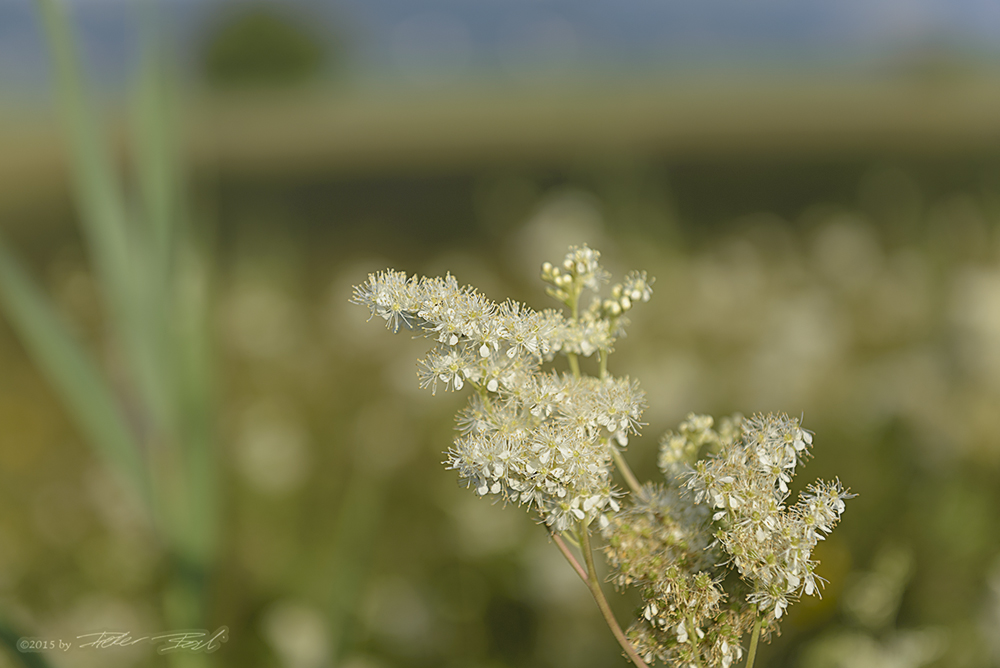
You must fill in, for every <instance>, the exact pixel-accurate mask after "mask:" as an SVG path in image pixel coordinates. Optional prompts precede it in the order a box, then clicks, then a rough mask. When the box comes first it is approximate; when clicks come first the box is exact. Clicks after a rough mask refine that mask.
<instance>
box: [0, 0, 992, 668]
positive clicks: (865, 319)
mask: <svg viewBox="0 0 1000 668" xmlns="http://www.w3.org/2000/svg"><path fill="white" fill-rule="evenodd" d="M615 4H616V6H615V7H614V8H613V9H612V8H607V7H603V6H602V5H600V3H596V2H591V1H590V0H587V1H583V0H580V2H578V3H569V2H562V1H559V2H556V1H553V2H550V3H546V4H545V6H544V7H541V8H540V7H539V6H538V5H539V3H530V2H527V1H523V2H522V1H521V0H509V1H508V2H493V1H489V2H483V3H458V2H450V1H448V0H433V1H431V0H428V2H427V3H426V6H424V7H421V8H419V10H418V9H415V8H413V7H410V6H409V5H408V3H403V2H397V1H395V0H379V1H378V2H376V1H374V0H371V1H370V2H368V3H364V4H362V3H352V2H346V1H344V2H340V3H336V4H320V3H312V4H310V3H306V2H303V3H297V4H291V3H284V4H263V3H254V4H247V3H195V2H177V3H163V4H162V6H159V7H157V6H154V5H138V4H130V3H124V2H122V3H118V2H100V3H98V2H86V1H84V0H80V1H78V2H73V3H69V4H68V5H63V4H61V3H59V2H56V1H55V0H51V1H50V2H47V3H46V4H41V5H32V4H30V3H28V2H27V1H26V0H0V231H2V234H3V239H2V244H0V306H2V307H3V315H2V317H0V364H2V370H3V372H2V373H0V480H2V482H0V631H2V633H0V635H3V636H4V637H5V638H7V641H8V643H9V642H11V641H12V640H16V638H18V637H19V636H30V637H36V638H41V639H46V638H64V639H67V638H72V637H75V636H77V635H80V634H83V633H89V632H92V631H97V630H109V629H117V630H123V631H124V630H127V631H129V632H131V633H132V634H133V635H134V636H139V635H145V634H148V633H151V632H156V631H163V630H167V629H177V628H192V627H193V628H206V629H212V630H214V629H217V628H218V627H220V626H226V627H228V629H229V640H228V642H226V643H225V644H224V645H223V646H222V648H221V649H220V650H219V651H218V652H216V653H214V654H211V655H207V656H194V655H178V656H173V657H165V656H159V655H157V654H156V653H155V651H154V650H153V649H151V648H150V647H148V646H143V645H139V646H135V647H131V648H119V649H115V650H101V651H87V650H84V649H74V650H73V651H70V652H65V653H59V652H46V653H41V654H23V653H19V652H17V651H16V650H14V649H12V646H10V645H9V644H8V645H5V646H3V647H2V649H0V666H3V667H6V666H22V665H24V666H41V665H48V666H53V667H56V668H63V667H65V668H74V667H77V666H80V667H87V666H95V667H97V666H100V667H102V668H104V667H107V668H115V667H116V666H161V665H163V666H166V665H170V666H178V667H187V666H220V667H222V666H225V667H228V666H232V667H240V668H244V667H252V666H283V667H289V668H321V667H324V666H344V667H350V668H380V667H383V666H386V667H388V666H414V667H416V666H455V667H458V666H490V667H500V666H553V667H554V666H578V667H585V666H615V665H625V662H624V659H621V658H619V654H620V653H619V650H618V648H617V646H616V644H615V642H614V640H613V638H612V637H611V635H610V633H609V632H608V631H607V629H606V628H605V627H604V626H603V623H602V621H601V619H600V615H599V614H598V611H597V609H596V606H595V605H594V604H593V601H592V600H591V599H590V596H589V592H588V591H587V590H586V588H585V587H584V585H583V584H582V583H580V582H579V581H578V580H576V576H575V575H574V574H573V572H572V570H571V569H570V568H568V567H567V565H566V564H565V563H564V562H563V560H562V557H561V556H560V555H559V554H558V552H557V551H556V549H555V548H554V546H553V545H551V544H549V541H548V538H547V535H546V532H545V531H543V530H542V529H541V528H539V527H538V526H536V525H535V523H534V521H533V520H532V518H530V517H529V516H528V515H527V514H526V513H524V512H523V511H520V510H518V509H516V508H503V507H501V506H498V505H491V504H490V503H488V502H487V501H482V500H478V499H477V498H475V496H474V495H473V494H471V493H470V492H469V491H467V490H465V489H462V488H460V487H459V486H458V485H457V484H456V480H455V475H454V474H453V473H452V472H448V471H445V470H443V467H442V466H441V464H440V462H441V459H442V452H443V450H445V449H446V448H447V447H448V446H449V444H450V441H451V438H452V424H453V422H452V416H453V414H454V413H455V412H456V411H457V409H458V408H459V407H460V406H461V405H463V403H464V399H463V397H460V396H455V395H450V394H446V395H443V396H438V397H431V396H430V395H429V394H428V393H425V392H422V391H420V390H419V389H418V387H417V382H416V375H415V360H416V358H417V357H418V356H420V355H421V354H422V352H423V351H424V350H425V348H426V345H427V344H426V342H425V341H424V340H422V339H417V340H411V338H410V337H409V336H404V335H400V336H395V337H394V336H392V335H391V334H390V333H389V332H387V331H386V330H385V329H384V328H382V327H381V325H380V323H379V322H370V323H366V322H365V318H366V317H367V314H366V313H365V312H364V310H363V309H361V308H359V307H356V306H351V305H349V304H348V302H347V300H348V298H349V297H350V294H351V286H352V285H354V284H358V283H360V282H362V281H363V280H364V279H365V277H366V276H367V273H368V272H370V271H376V270H380V269H383V268H385V267H387V266H391V267H394V268H396V269H400V270H405V271H408V272H411V273H423V274H428V275H435V274H443V273H444V272H446V271H451V272H452V273H453V274H455V275H456V276H457V277H458V279H459V281H461V282H463V283H471V284H473V285H475V286H477V287H479V288H480V289H481V290H483V291H485V292H486V294H487V295H489V296H491V297H493V298H494V299H498V300H499V299H502V298H504V297H507V296H510V297H512V298H515V299H518V300H522V301H526V302H528V303H529V304H530V305H532V306H534V307H536V308H542V307H545V306H548V305H549V304H548V303H547V297H545V295H544V292H543V290H542V284H541V282H540V281H539V280H537V272H538V267H539V266H540V264H541V262H542V261H544V260H558V259H559V258H561V257H562V255H563V253H565V250H566V247H567V246H568V245H569V244H578V243H584V242H585V243H588V244H589V245H591V246H592V247H595V248H598V249H600V250H601V251H602V253H603V258H604V260H606V264H607V266H608V267H609V268H610V269H611V270H612V272H613V273H615V274H616V275H622V274H623V273H624V271H626V270H628V269H630V268H638V269H645V270H647V271H649V273H650V274H651V275H653V276H655V277H656V279H657V282H656V284H655V286H654V287H655V293H654V297H653V301H652V302H651V304H650V305H649V306H647V307H646V308H642V309H637V310H636V311H634V317H633V321H634V322H633V325H632V327H631V328H630V330H629V336H628V338H626V339H624V340H622V341H621V342H620V343H619V345H618V350H617V351H616V354H615V355H614V356H613V357H612V358H611V363H610V367H611V370H612V372H613V373H616V374H619V375H625V374H628V375H631V376H632V377H634V378H638V379H639V380H640V382H641V384H642V386H643V388H644V389H645V390H646V392H647V393H648V399H649V409H648V411H647V413H646V415H645V419H646V421H647V422H648V426H647V427H646V428H645V429H644V434H643V436H642V437H641V438H639V439H635V440H633V442H632V443H631V444H630V448H629V453H628V456H629V459H630V461H631V462H632V463H633V467H634V468H635V469H636V472H637V473H638V474H639V475H640V477H645V478H655V477H656V476H657V472H656V467H655V461H656V442H657V438H658V436H659V435H660V434H661V433H662V432H663V431H664V430H666V429H668V428H672V427H673V426H675V425H676V424H677V423H678V422H679V421H680V420H682V419H683V418H684V417H685V415H686V414H687V413H688V412H691V411H695V412H705V413H711V414H715V415H721V414H725V413H730V412H733V411H742V412H744V413H748V414H749V413H751V412H753V411H784V412H787V413H789V414H793V415H799V414H801V415H803V416H804V424H805V425H806V426H807V427H808V428H810V429H812V430H814V431H815V432H816V441H815V442H816V446H815V449H814V453H815V459H813V460H812V461H811V462H810V463H809V465H808V466H807V467H806V468H805V470H804V471H803V472H802V473H801V474H800V475H799V479H798V480H796V487H797V488H802V487H803V486H804V484H805V483H806V482H808V481H809V480H811V479H813V478H816V477H823V478H832V477H834V476H839V478H840V479H841V480H842V481H843V482H844V483H845V485H847V486H850V487H851V489H852V491H854V492H856V493H858V495H859V496H858V498H857V499H855V500H853V501H851V502H850V503H849V504H848V510H847V513H846V514H845V517H844V522H843V524H842V526H841V527H840V528H838V529H837V530H836V532H834V533H833V534H832V536H831V537H830V538H829V540H827V541H826V542H825V543H823V544H821V545H820V547H819V548H818V549H817V553H818V555H817V556H818V557H819V559H820V560H821V561H822V566H821V568H820V570H819V572H820V573H821V574H822V575H823V576H824V577H826V578H827V579H829V580H830V584H829V586H828V587H827V588H826V590H825V592H824V596H823V598H822V599H821V600H809V601H804V602H802V603H800V604H798V605H796V606H793V607H792V608H791V610H790V613H789V617H788V621H787V622H786V623H783V624H782V635H781V636H780V637H779V638H777V639H776V640H775V641H774V642H773V643H772V644H771V645H769V646H766V647H764V648H763V650H762V656H761V657H760V659H759V664H758V665H766V666H789V667H798V668H827V667H829V668H833V667H840V666H843V667H848V666H850V667H858V668H866V667H876V666H886V667H892V668H908V667H917V666H959V667H964V666H969V667H974V666H975V667H978V666H1000V228H998V223H1000V58H998V56H1000V16H998V15H997V11H996V10H995V9H994V8H992V7H991V6H990V5H989V4H988V3H976V2H972V1H963V2H954V3H947V6H946V5H945V3H934V2H922V3H914V4H913V5H912V6H911V5H909V4H900V3H892V2H888V1H886V2H875V3H860V2H857V3H855V2H846V3H843V4H842V5H841V6H839V7H837V8H831V7H829V6H827V5H828V4H829V3H826V4H824V3H819V2H812V1H809V2H800V3H791V2H784V1H780V2H779V1H775V2H769V3H757V4H754V3H750V4H748V5H745V6H740V7H736V6H734V5H733V4H732V3H727V2H723V1H722V0H713V1H712V2H706V3H699V8H697V9H695V8H692V7H689V6H687V4H686V3H681V2H672V1H665V2H663V3H654V4H651V3H645V2H642V1H640V0H630V1H629V2H623V3H615ZM471 5H475V6H471ZM44 8H48V9H47V10H46V11H48V13H47V14H45V13H43V12H42V11H40V9H44ZM43 17H47V19H46V20H43ZM60 17H61V18H60ZM61 21H62V23H60V22H61ZM46 26H47V28H46ZM60 26H62V27H61V28H60ZM46 30H48V32H46ZM991 31H992V32H991ZM47 34H48V37H46V35H47ZM71 35H72V36H73V37H72V39H75V41H76V43H75V45H74V44H73V43H71V41H70V40H71V38H70V36H71ZM53 44H54V45H55V47H56V52H55V53H56V56H55V59H53V57H52V56H50V55H49V54H50V51H51V49H50V47H51V45H53ZM60 49H61V51H60ZM59 54H62V55H61V56H60V55H59ZM60 57H61V58H62V60H59V58H60ZM60 62H61V63H62V66H61V67H62V69H60V66H58V65H57V63H60ZM55 73H61V74H59V76H55V75H54V74H55ZM60 76H61V77H62V78H59V77H60ZM74 90H75V91H77V93H79V95H77V94H76V93H74ZM88 109H89V110H90V112H93V113H90V112H88ZM33 286H34V287H33ZM613 604H614V605H615V607H616V610H617V611H618V613H619V619H620V620H621V621H622V622H623V623H624V622H626V620H628V619H629V617H630V616H631V614H632V613H633V611H634V606H635V604H636V600H634V599H630V598H628V597H621V596H619V597H614V600H613ZM39 661H43V662H44V663H39Z"/></svg>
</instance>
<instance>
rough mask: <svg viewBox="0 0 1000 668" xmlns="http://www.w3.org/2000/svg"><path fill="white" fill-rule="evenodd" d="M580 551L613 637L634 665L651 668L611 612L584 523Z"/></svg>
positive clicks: (598, 603) (599, 605)
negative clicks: (595, 565)
mask: <svg viewBox="0 0 1000 668" xmlns="http://www.w3.org/2000/svg"><path fill="white" fill-rule="evenodd" d="M580 549H581V551H582V552H583V559H584V561H585V562H586V563H587V586H588V587H589V588H590V593H591V594H593V595H594V600H595V601H597V607H598V608H600V610H601V615H603V616H604V621H605V622H607V624H608V628H610V629H611V633H612V635H614V637H615V640H617V641H618V644H619V645H621V646H622V649H623V650H625V655H626V656H628V658H629V660H630V661H631V662H632V663H634V664H635V665H636V666H637V667H638V668H649V666H648V665H647V664H646V662H645V661H643V660H642V657H641V656H639V654H638V652H636V651H635V647H633V646H632V643H630V642H629V640H628V638H626V637H625V633H624V632H623V631H622V628H621V627H620V626H618V621H617V620H616V619H615V615H614V613H613V612H612V611H611V606H610V605H609V604H608V599H607V598H605V597H604V592H603V591H602V590H601V583H600V580H598V578H597V569H596V568H594V554H593V551H592V550H591V547H590V530H589V529H588V528H587V527H586V526H584V525H583V524H582V523H581V524H580Z"/></svg>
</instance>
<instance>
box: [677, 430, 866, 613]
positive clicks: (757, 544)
mask: <svg viewBox="0 0 1000 668" xmlns="http://www.w3.org/2000/svg"><path fill="white" fill-rule="evenodd" d="M811 444H812V435H811V434H810V433H809V432H807V431H805V430H803V429H802V428H801V427H800V426H799V421H798V420H797V419H794V418H789V417H788V416H786V415H773V414H771V415H756V416H754V417H753V418H750V419H748V420H745V421H744V422H743V425H742V435H741V438H740V439H739V440H737V441H732V442H728V443H722V446H721V448H720V450H719V452H718V453H717V454H715V455H712V456H710V457H708V458H706V459H703V460H700V461H698V462H697V463H696V464H695V466H694V471H693V472H691V473H690V474H689V479H688V482H687V487H688V488H689V489H691V490H693V491H694V493H695V502H696V503H701V502H702V501H705V502H707V503H708V504H709V505H710V506H711V507H712V508H713V509H715V511H716V512H715V514H714V515H713V517H712V519H713V521H716V522H718V523H719V525H718V526H719V529H718V531H717V532H716V537H717V539H718V541H719V543H720V544H721V545H722V547H723V549H724V550H725V551H726V552H727V553H728V554H729V555H730V556H731V559H732V563H733V564H735V566H736V568H737V569H738V570H739V573H740V575H741V576H742V577H743V579H744V580H745V581H746V582H747V583H749V584H750V585H751V587H752V589H753V591H752V593H751V594H750V595H749V597H748V600H749V601H751V602H752V603H754V604H756V605H757V606H758V607H759V609H760V610H762V611H763V610H766V611H768V612H769V613H770V614H773V615H774V618H775V619H779V618H780V617H781V616H782V614H783V613H784V612H785V609H786V608H787V607H788V604H789V602H791V601H794V600H797V599H798V597H799V596H800V595H801V594H803V593H804V594H807V595H812V594H818V593H819V586H818V585H819V583H820V582H821V579H820V578H819V577H818V576H817V575H816V574H815V568H816V563H817V562H815V561H813V560H812V558H811V557H812V551H813V548H814V547H815V546H816V543H817V542H818V541H820V540H823V539H824V534H828V533H830V532H831V531H832V530H833V527H834V526H835V525H836V524H837V522H838V521H839V520H840V515H841V513H842V512H843V511H844V499H847V498H851V497H852V496H853V495H852V494H849V493H847V491H846V490H844V488H843V487H842V486H841V484H840V482H839V481H835V482H832V483H829V482H818V483H815V484H813V485H810V486H809V488H808V490H809V491H808V492H807V493H805V494H803V495H802V496H801V497H800V499H799V501H798V503H796V504H795V505H794V506H792V507H791V508H786V507H785V500H786V499H787V498H788V495H789V491H788V484H789V483H790V482H791V479H792V476H793V475H794V474H795V469H796V467H797V465H798V464H799V462H800V461H801V460H802V458H803V457H804V456H806V455H807V453H808V448H809V446H810V445H811Z"/></svg>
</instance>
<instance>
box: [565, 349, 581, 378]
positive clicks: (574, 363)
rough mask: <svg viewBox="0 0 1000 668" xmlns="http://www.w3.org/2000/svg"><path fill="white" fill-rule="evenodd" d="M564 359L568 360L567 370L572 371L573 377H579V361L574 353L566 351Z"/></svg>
mask: <svg viewBox="0 0 1000 668" xmlns="http://www.w3.org/2000/svg"><path fill="white" fill-rule="evenodd" d="M566 359H568V360H569V370H570V371H572V372H573V377H574V378H579V377H580V361H579V360H578V359H577V358H576V353H566Z"/></svg>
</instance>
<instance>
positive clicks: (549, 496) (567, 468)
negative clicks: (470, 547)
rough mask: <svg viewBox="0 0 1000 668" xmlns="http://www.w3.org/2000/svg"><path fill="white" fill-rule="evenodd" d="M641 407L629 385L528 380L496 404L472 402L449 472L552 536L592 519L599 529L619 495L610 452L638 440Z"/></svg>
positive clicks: (546, 377) (553, 377)
mask: <svg viewBox="0 0 1000 668" xmlns="http://www.w3.org/2000/svg"><path fill="white" fill-rule="evenodd" d="M642 406H643V395H642V393H641V392H640V391H639V389H638V386H637V384H636V383H634V382H632V381H630V380H629V379H627V378H623V379H610V378H609V379H606V380H600V379H597V378H592V377H588V378H574V377H573V376H571V375H569V374H562V375H557V374H554V373H553V374H537V375H534V376H527V377H526V378H525V382H524V384H523V385H522V386H520V387H516V388H512V391H511V392H510V393H509V394H505V396H503V397H501V398H494V397H493V396H492V395H486V396H482V395H474V396H473V397H472V400H471V402H470V404H469V406H468V407H467V408H466V409H465V411H463V413H462V414H461V415H460V416H459V420H458V422H459V429H460V430H461V432H462V437H461V438H459V439H458V440H456V442H455V445H454V447H453V448H452V449H451V450H449V451H448V459H447V461H446V464H447V465H448V467H449V468H453V469H456V470H457V471H458V472H459V475H460V476H461V477H462V478H463V479H465V480H467V481H469V483H470V485H471V486H472V487H474V488H475V490H476V492H477V493H479V494H480V495H486V494H499V495H502V496H503V498H505V499H509V500H512V501H516V502H518V503H524V504H529V505H534V506H535V507H537V509H538V510H539V511H540V512H541V514H542V515H543V517H545V521H546V523H547V524H549V525H550V526H552V527H553V528H554V529H556V530H557V531H564V530H566V529H568V528H570V527H571V526H573V525H575V524H576V523H578V522H579V521H581V520H585V521H587V522H589V521H590V520H593V519H595V518H596V519H598V521H599V524H600V525H601V526H604V525H606V524H607V521H608V520H607V517H606V516H605V514H604V513H605V510H613V511H617V510H618V502H617V501H616V497H619V496H620V495H621V494H620V492H618V491H617V490H616V489H615V488H614V487H613V486H612V484H611V459H612V452H611V448H614V447H618V446H620V445H624V444H625V443H627V442H628V434H629V433H630V432H631V433H635V432H636V430H637V427H638V425H639V417H640V415H641V413H642Z"/></svg>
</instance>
